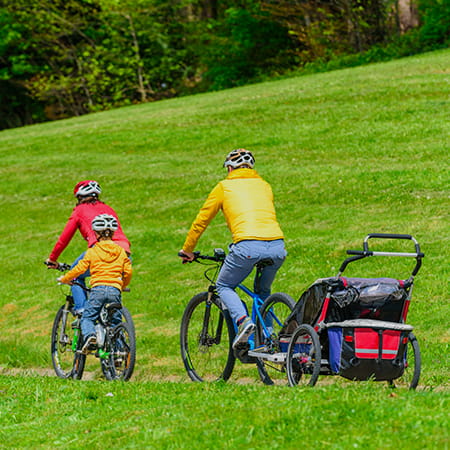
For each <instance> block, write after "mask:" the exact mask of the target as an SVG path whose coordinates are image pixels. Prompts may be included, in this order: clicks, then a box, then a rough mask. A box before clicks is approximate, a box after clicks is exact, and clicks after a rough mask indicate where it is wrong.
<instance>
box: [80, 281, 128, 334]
mask: <svg viewBox="0 0 450 450" xmlns="http://www.w3.org/2000/svg"><path fill="white" fill-rule="evenodd" d="M121 298H122V297H121V293H120V290H119V289H117V288H115V287H114V286H95V287H93V288H92V289H91V293H90V294H89V299H88V300H87V302H86V307H85V309H84V312H83V315H82V316H81V323H80V324H81V333H82V334H83V336H84V337H85V338H86V337H87V336H90V335H91V334H95V322H96V320H97V319H98V318H99V316H100V310H101V309H102V306H103V305H104V304H105V303H120V302H121ZM121 321H122V314H121V313H120V311H116V312H115V313H114V316H113V318H112V324H113V325H117V324H119V323H120V322H121Z"/></svg>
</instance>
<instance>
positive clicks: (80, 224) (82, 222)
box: [46, 180, 131, 314]
mask: <svg viewBox="0 0 450 450" xmlns="http://www.w3.org/2000/svg"><path fill="white" fill-rule="evenodd" d="M101 192H102V190H101V188H100V185H99V184H98V183H97V181H95V180H84V181H80V182H79V183H77V185H76V186H75V188H74V190H73V194H74V196H75V198H76V199H77V204H76V206H75V208H74V209H73V211H72V214H71V216H70V217H69V220H68V221H67V224H66V226H65V227H64V230H63V232H62V233H61V235H60V236H59V238H58V241H57V242H56V244H55V246H54V247H53V250H52V251H51V253H50V255H49V257H48V258H47V260H46V264H47V266H48V267H49V268H53V269H56V268H57V267H58V258H59V256H60V255H61V253H62V252H63V251H64V249H65V248H66V247H67V246H68V245H69V243H70V241H71V240H72V238H73V236H74V234H75V233H76V231H77V230H79V231H80V233H81V235H82V236H83V238H84V239H85V240H86V241H87V245H88V247H92V246H93V245H94V244H95V243H96V242H97V237H96V235H95V232H94V231H93V230H92V226H91V224H92V221H93V219H94V218H95V217H96V216H98V215H100V214H109V215H111V216H113V217H115V218H116V219H117V223H118V228H117V231H116V232H115V233H114V237H113V241H114V242H115V243H116V244H118V245H120V246H121V247H122V248H123V249H124V250H125V252H126V254H127V255H128V256H129V255H130V254H131V251H130V241H129V240H128V239H127V237H126V236H125V234H124V232H123V230H122V227H121V225H120V221H119V218H118V217H117V214H116V212H115V211H114V209H112V208H111V207H110V206H108V205H107V204H105V203H103V202H101V201H100V200H99V198H98V197H99V195H100V194H101ZM84 254H85V252H83V253H82V254H81V255H80V256H79V257H78V258H77V259H76V260H75V261H74V263H73V264H72V268H73V267H75V266H76V265H77V263H78V261H80V260H81V259H82V258H83V256H84ZM88 276H90V273H89V271H86V272H85V273H84V274H82V275H80V276H79V277H78V278H77V280H76V281H77V282H79V283H81V284H83V285H85V278H86V277H88ZM72 295H73V299H74V304H75V307H74V310H75V311H74V312H75V313H76V314H81V313H82V312H83V310H84V307H85V303H86V293H85V291H84V290H83V288H81V287H80V286H77V285H73V286H72Z"/></svg>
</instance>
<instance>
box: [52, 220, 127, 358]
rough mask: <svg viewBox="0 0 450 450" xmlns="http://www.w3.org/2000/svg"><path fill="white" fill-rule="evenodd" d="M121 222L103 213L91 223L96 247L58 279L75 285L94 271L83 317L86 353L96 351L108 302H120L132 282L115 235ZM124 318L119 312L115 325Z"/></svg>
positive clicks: (117, 312) (125, 257)
mask: <svg viewBox="0 0 450 450" xmlns="http://www.w3.org/2000/svg"><path fill="white" fill-rule="evenodd" d="M117 228H118V222H117V220H116V218H115V217H114V216H112V215H109V214H100V215H99V216H97V217H95V218H94V220H93V221H92V229H93V230H94V232H95V235H96V237H97V242H96V244H95V245H94V246H93V247H90V248H88V249H87V251H86V254H85V256H84V258H83V259H81V260H80V261H79V263H78V264H77V265H76V266H75V267H74V268H73V269H72V270H70V271H69V272H67V273H66V274H65V275H64V276H62V277H60V278H58V281H59V282H60V283H65V284H69V285H70V284H72V280H73V279H76V278H77V277H78V276H80V275H81V274H83V273H85V272H86V270H88V269H89V270H90V272H91V292H90V294H89V299H88V300H87V302H86V309H85V311H84V312H83V316H82V318H81V333H82V335H83V339H84V346H83V352H85V353H87V352H88V351H89V350H95V349H96V345H97V339H96V335H95V322H96V320H97V319H98V318H99V315H100V311H101V309H102V307H103V305H104V304H105V303H121V300H122V298H121V292H122V291H123V289H124V288H126V287H127V286H128V284H129V282H130V280H131V275H132V269H131V262H130V259H129V258H128V256H127V254H126V253H125V250H124V249H123V248H122V247H120V246H119V245H117V244H116V243H115V242H114V241H113V240H114V233H115V232H116V231H117ZM121 319H122V316H121V314H120V312H119V311H116V312H115V314H114V317H113V320H112V324H113V325H117V324H119V323H120V322H121Z"/></svg>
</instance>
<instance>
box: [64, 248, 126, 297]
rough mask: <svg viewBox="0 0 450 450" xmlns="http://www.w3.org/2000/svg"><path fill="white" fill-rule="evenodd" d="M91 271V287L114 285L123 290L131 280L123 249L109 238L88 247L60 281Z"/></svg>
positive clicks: (65, 281) (70, 279)
mask: <svg viewBox="0 0 450 450" xmlns="http://www.w3.org/2000/svg"><path fill="white" fill-rule="evenodd" d="M88 269H89V270H90V272H91V287H95V286H114V287H116V288H118V289H120V290H123V289H124V288H125V287H126V286H128V284H129V283H130V280H131V273H132V269H131V262H130V259H129V258H128V256H127V255H126V253H125V250H124V249H123V248H122V247H120V246H119V245H117V244H115V243H114V242H113V241H111V240H105V241H99V242H97V243H96V244H95V245H94V246H93V247H91V248H88V249H87V251H86V254H85V255H84V258H83V259H82V260H80V261H79V262H78V264H77V265H76V266H75V267H74V268H73V269H71V270H69V272H67V273H66V274H65V275H64V276H63V277H61V279H60V281H61V282H62V283H69V282H70V281H72V280H73V279H74V278H76V277H78V276H79V275H81V274H83V273H84V272H86V270H88Z"/></svg>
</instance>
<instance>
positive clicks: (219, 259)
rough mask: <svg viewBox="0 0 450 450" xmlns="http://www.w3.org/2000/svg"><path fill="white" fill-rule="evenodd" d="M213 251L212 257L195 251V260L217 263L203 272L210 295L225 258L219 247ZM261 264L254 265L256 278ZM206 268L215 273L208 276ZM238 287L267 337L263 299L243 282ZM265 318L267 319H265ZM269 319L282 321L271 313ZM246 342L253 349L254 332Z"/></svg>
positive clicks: (204, 333)
mask: <svg viewBox="0 0 450 450" xmlns="http://www.w3.org/2000/svg"><path fill="white" fill-rule="evenodd" d="M215 252H218V253H217V254H215V256H214V257H210V256H206V255H200V253H199V252H195V255H196V258H195V261H196V262H199V259H206V260H211V261H215V262H216V263H218V264H217V265H216V266H215V267H214V268H211V269H207V270H206V272H205V274H204V275H205V277H206V279H207V280H208V281H209V282H210V283H211V284H210V286H209V288H208V293H209V295H212V293H213V292H216V283H215V279H216V277H217V275H218V273H219V270H220V268H221V267H222V264H223V261H224V259H225V253H224V252H223V250H221V249H216V250H215ZM262 267H263V266H258V264H257V265H256V270H257V274H256V278H257V279H258V277H259V276H260V274H261V270H262ZM208 270H215V274H214V276H212V277H209V276H208V275H207V272H208ZM236 288H238V289H240V290H241V291H242V292H244V293H245V294H246V295H247V296H248V297H250V298H251V300H252V301H251V318H252V320H253V322H254V323H256V322H257V320H258V321H259V323H260V324H261V325H262V329H263V333H264V337H265V338H268V337H270V335H271V333H270V332H269V329H268V327H267V322H266V321H265V320H264V319H263V317H262V315H261V312H260V309H261V306H262V305H263V303H264V300H263V299H262V298H261V297H260V296H259V295H258V294H256V293H255V292H253V291H252V290H251V289H249V288H248V287H247V286H245V285H244V284H242V283H240V284H238V285H237V287H236ZM241 301H242V303H243V304H244V307H245V309H246V311H247V314H248V306H247V304H246V303H245V301H244V300H242V299H241ZM266 320H267V319H266ZM271 320H275V321H276V322H277V323H278V325H282V323H281V322H280V320H279V319H278V318H277V317H276V315H275V314H273V313H271ZM207 323H208V310H206V311H205V320H204V324H207ZM218 326H219V327H222V326H223V323H219V324H218ZM233 327H234V331H235V332H237V325H236V323H234V322H233ZM206 331H207V330H203V331H202V335H206V334H207V333H206ZM217 331H218V333H216V335H218V336H220V335H221V333H219V331H220V330H219V329H218V330H217ZM248 343H249V346H250V350H253V349H254V348H255V335H254V333H253V334H252V335H251V336H250V337H249V339H248Z"/></svg>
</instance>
